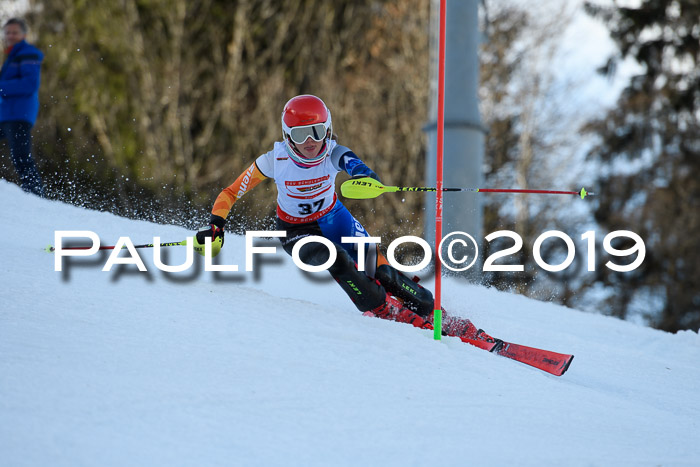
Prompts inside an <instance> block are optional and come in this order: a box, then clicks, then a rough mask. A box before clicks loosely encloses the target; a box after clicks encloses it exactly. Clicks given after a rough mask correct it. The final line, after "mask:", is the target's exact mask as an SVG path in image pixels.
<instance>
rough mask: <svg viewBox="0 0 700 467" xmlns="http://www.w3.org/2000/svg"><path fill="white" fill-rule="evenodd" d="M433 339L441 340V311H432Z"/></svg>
mask: <svg viewBox="0 0 700 467" xmlns="http://www.w3.org/2000/svg"><path fill="white" fill-rule="evenodd" d="M433 338H434V339H435V340H436V341H439V340H440V339H442V310H434V311H433Z"/></svg>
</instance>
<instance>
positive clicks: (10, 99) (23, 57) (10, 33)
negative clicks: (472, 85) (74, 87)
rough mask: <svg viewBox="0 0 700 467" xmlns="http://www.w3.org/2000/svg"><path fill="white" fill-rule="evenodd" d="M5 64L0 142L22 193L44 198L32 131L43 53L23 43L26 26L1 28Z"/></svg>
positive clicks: (0, 80)
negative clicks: (7, 148) (5, 145)
mask: <svg viewBox="0 0 700 467" xmlns="http://www.w3.org/2000/svg"><path fill="white" fill-rule="evenodd" d="M3 34H4V39H5V61H4V62H3V64H2V69H1V70H0V140H3V139H7V141H8V143H9V146H10V157H11V159H12V163H13V164H14V166H15V170H16V171H17V175H18V176H19V180H20V184H21V186H22V189H23V190H24V191H28V192H31V193H34V194H36V195H39V196H44V188H43V185H42V182H41V176H40V175H39V171H38V170H37V168H36V165H35V164H34V160H33V159H32V139H31V138H32V136H31V130H32V127H33V126H34V122H35V121H36V116H37V113H38V112H39V74H40V68H41V61H42V60H43V58H44V54H43V53H41V51H40V50H39V49H37V48H36V47H34V46H33V45H30V44H28V43H27V42H26V41H25V37H26V36H27V23H25V22H24V20H22V19H20V18H12V19H10V20H9V21H7V23H5V25H4V26H3Z"/></svg>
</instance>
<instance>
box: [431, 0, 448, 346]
mask: <svg viewBox="0 0 700 467" xmlns="http://www.w3.org/2000/svg"><path fill="white" fill-rule="evenodd" d="M446 3H447V0H440V28H439V36H440V40H439V41H438V43H439V45H438V109H437V167H436V168H437V170H436V172H435V173H436V177H435V178H436V181H437V187H436V192H437V196H436V198H435V258H434V261H435V305H434V306H435V309H434V311H433V339H435V340H436V341H439V340H440V339H441V338H442V306H441V300H442V265H441V264H440V259H439V252H438V248H439V247H440V241H441V240H442V192H443V189H442V183H443V178H442V176H443V174H442V159H443V151H444V146H445V145H444V142H445V10H446V5H445V4H446Z"/></svg>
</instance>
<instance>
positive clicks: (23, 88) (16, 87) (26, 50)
mask: <svg viewBox="0 0 700 467" xmlns="http://www.w3.org/2000/svg"><path fill="white" fill-rule="evenodd" d="M43 59H44V54H43V53H41V51H40V50H39V49H37V48H36V47H34V46H33V45H30V44H28V43H27V42H26V41H21V42H18V43H17V44H15V45H14V47H12V51H10V55H8V56H7V60H5V63H3V64H2V70H0V122H9V121H21V122H29V123H31V124H32V125H33V124H34V122H35V121H36V115H37V113H39V75H40V71H41V61H42V60H43Z"/></svg>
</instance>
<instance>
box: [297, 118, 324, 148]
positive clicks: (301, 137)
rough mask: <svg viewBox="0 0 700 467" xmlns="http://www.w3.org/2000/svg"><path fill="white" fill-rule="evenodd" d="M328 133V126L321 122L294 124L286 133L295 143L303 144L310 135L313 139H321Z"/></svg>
mask: <svg viewBox="0 0 700 467" xmlns="http://www.w3.org/2000/svg"><path fill="white" fill-rule="evenodd" d="M327 133H328V128H326V125H325V124H323V123H314V124H313V125H304V126H295V127H294V128H290V129H289V131H288V132H287V134H288V135H289V137H290V138H291V140H292V141H294V143H296V144H304V142H305V141H306V140H307V139H308V138H309V137H310V138H311V139H313V140H314V141H323V140H324V139H325V138H326V134H327Z"/></svg>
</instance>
